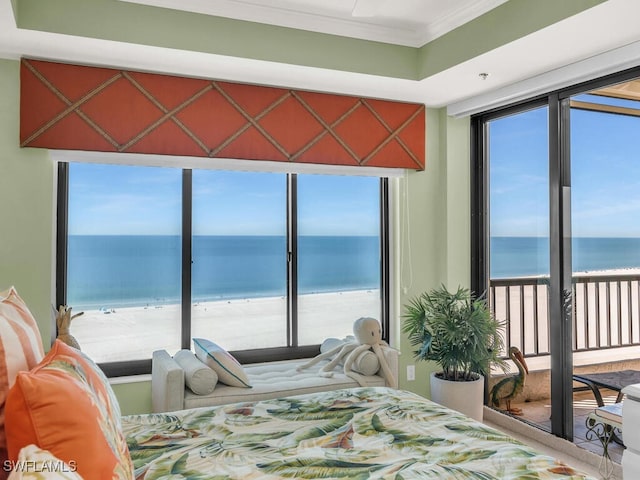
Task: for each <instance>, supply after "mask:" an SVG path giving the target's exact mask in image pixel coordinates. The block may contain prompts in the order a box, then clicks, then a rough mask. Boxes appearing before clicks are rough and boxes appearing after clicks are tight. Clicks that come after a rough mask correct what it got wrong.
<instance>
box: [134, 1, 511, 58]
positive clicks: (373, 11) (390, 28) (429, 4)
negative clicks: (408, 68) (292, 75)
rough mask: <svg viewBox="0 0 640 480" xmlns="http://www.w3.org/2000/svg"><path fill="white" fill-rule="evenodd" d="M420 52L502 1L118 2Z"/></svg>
mask: <svg viewBox="0 0 640 480" xmlns="http://www.w3.org/2000/svg"><path fill="white" fill-rule="evenodd" d="M122 1H125V2H130V3H140V4H144V5H151V6H155V7H165V8H171V9H174V10H184V11H189V12H196V13H203V14H206V15H215V16H218V17H226V18H235V19H238V20H247V21H251V22H258V23H266V24H270V25H278V26H281V27H291V28H298V29H301V30H309V31H313V32H321V33H329V34H333V35H341V36H345V37H352V38H361V39H365V40H373V41H379V42H385V43H393V44H396V45H405V46H411V47H421V46H422V45H424V44H425V43H427V42H430V41H431V40H434V39H435V38H437V37H439V36H441V35H444V34H445V33H447V32H449V31H451V30H453V29H454V28H457V27H459V26H460V25H463V24H465V23H467V22H469V21H470V20H473V19H474V18H476V17H478V16H480V15H482V14H483V13H486V12H488V11H489V10H491V9H493V8H495V7H497V6H499V5H501V4H503V3H505V2H506V1H507V0H393V1H390V0H321V1H318V0H216V1H211V0H122Z"/></svg>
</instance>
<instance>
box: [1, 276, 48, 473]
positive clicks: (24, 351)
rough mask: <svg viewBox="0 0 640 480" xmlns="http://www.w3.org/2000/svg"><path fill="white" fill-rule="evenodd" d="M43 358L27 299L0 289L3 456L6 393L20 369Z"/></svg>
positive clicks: (2, 457)
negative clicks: (26, 302)
mask: <svg viewBox="0 0 640 480" xmlns="http://www.w3.org/2000/svg"><path fill="white" fill-rule="evenodd" d="M43 357H44V349H43V347H42V338H41V337H40V331H39V330H38V324H37V323H36V321H35V319H34V318H33V315H31V312H30V311H29V309H28V308H27V306H26V305H25V303H24V301H23V300H22V299H21V298H20V296H19V295H18V292H17V291H16V289H15V288H14V287H11V288H9V289H8V290H5V291H4V292H0V459H4V458H6V455H7V451H6V448H7V442H6V437H5V433H4V406H5V400H6V399H7V392H8V391H9V388H11V386H12V385H13V384H14V382H15V379H16V375H18V372H21V371H23V370H30V369H32V368H33V367H35V366H36V365H37V364H38V363H40V361H41V360H42V358H43ZM1 476H2V472H0V477H1Z"/></svg>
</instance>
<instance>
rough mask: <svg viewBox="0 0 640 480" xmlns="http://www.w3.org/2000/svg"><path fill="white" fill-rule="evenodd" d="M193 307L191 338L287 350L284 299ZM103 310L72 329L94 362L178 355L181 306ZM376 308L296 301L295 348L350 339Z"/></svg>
mask: <svg viewBox="0 0 640 480" xmlns="http://www.w3.org/2000/svg"><path fill="white" fill-rule="evenodd" d="M72 307H73V305H72ZM191 307H192V308H191V315H192V321H191V337H192V338H193V337H202V338H207V339H209V340H212V341H214V342H216V343H218V344H220V345H221V346H222V347H224V348H226V349H227V350H244V349H253V348H267V347H275V346H286V339H287V325H286V309H287V299H286V297H282V296H280V297H255V298H237V299H228V300H217V301H209V302H202V301H199V302H193V303H192V305H191ZM102 308H103V309H102V310H101V309H91V310H84V313H83V315H82V316H79V317H77V318H76V319H74V321H73V323H72V324H71V334H72V335H73V336H74V337H76V339H77V340H78V342H79V343H80V346H81V348H82V350H83V351H84V352H85V353H86V354H87V355H89V356H90V357H91V358H93V359H94V360H95V361H96V362H99V363H100V362H115V361H126V360H133V359H144V358H150V357H151V354H152V352H153V351H154V350H158V349H166V350H167V351H169V353H171V354H174V353H175V352H176V351H177V350H179V349H180V339H181V318H180V317H181V305H180V304H169V305H148V306H138V307H117V306H105V307H102ZM379 308H380V292H379V290H374V289H370V290H353V291H345V292H326V293H314V294H304V295H299V296H298V316H299V321H298V322H299V331H300V338H299V343H300V345H313V344H318V343H321V342H322V341H323V340H324V339H325V338H326V337H337V338H342V337H344V336H346V335H352V334H353V332H352V325H353V322H354V321H355V320H357V319H358V318H360V317H374V318H380V313H379ZM75 313H77V311H76V309H75V308H74V314H75Z"/></svg>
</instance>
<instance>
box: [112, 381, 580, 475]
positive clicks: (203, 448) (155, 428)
mask: <svg viewBox="0 0 640 480" xmlns="http://www.w3.org/2000/svg"><path fill="white" fill-rule="evenodd" d="M122 427H123V431H124V435H125V437H126V439H127V445H128V448H129V452H130V455H131V459H132V460H133V465H134V469H135V477H136V479H140V480H141V479H145V480H152V479H160V478H163V479H164V478H169V477H171V478H190V479H213V480H215V479H223V478H224V479H253V478H270V479H276V478H301V479H308V478H347V479H363V480H364V479H377V478H393V479H396V480H401V479H429V478H433V479H441V478H452V479H453V478H455V479H463V478H464V479H466V478H469V479H485V480H486V479H494V478H499V479H515V478H519V479H525V478H526V479H538V478H539V479H559V478H564V479H586V478H589V477H587V476H585V475H584V474H582V473H580V472H578V471H576V470H574V469H572V468H571V467H568V466H566V465H564V464H561V463H559V462H558V461H556V460H555V459H554V458H552V457H549V456H546V455H541V454H539V453H537V452H536V451H535V450H533V449H531V448H530V447H528V446H526V445H524V444H522V443H520V442H518V441H516V440H514V439H512V438H510V437H509V436H507V435H505V434H503V433H500V432H498V431H497V430H494V429H492V428H489V427H487V426H485V425H483V424H481V423H479V422H476V421H474V420H471V419H469V418H467V417H465V416H464V415H461V414H458V413H456V412H453V411H451V410H449V409H447V408H445V407H442V406H440V405H438V404H436V403H433V402H431V401H429V400H426V399H425V398H423V397H420V396H418V395H416V394H413V393H410V392H406V391H401V390H394V389H390V388H387V387H370V388H353V389H345V390H335V391H330V392H322V393H314V394H308V395H300V396H292V397H286V398H280V399H275V400H265V401H260V402H247V403H235V404H231V405H227V406H218V407H206V408H196V409H191V410H181V411H178V412H171V413H165V414H160V413H158V414H147V415H131V416H125V417H123V419H122ZM174 476H175V477H174Z"/></svg>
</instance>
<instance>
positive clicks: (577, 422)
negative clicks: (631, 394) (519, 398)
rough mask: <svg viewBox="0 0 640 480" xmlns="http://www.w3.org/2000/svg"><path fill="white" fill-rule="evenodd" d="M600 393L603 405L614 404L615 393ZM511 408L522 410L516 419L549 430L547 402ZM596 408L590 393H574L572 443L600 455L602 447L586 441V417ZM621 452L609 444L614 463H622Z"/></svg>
mask: <svg viewBox="0 0 640 480" xmlns="http://www.w3.org/2000/svg"><path fill="white" fill-rule="evenodd" d="M600 391H601V393H602V398H603V400H604V402H605V404H609V403H614V402H615V400H616V392H613V391H610V390H605V389H601V390H600ZM512 406H517V407H519V408H522V411H523V415H522V416H521V417H516V418H520V419H521V420H524V421H526V422H527V423H530V424H532V425H534V426H542V427H543V428H544V429H546V430H547V431H549V430H550V429H551V403H550V402H549V400H540V401H535V402H525V403H518V404H515V403H513V404H512ZM596 406H597V404H596V401H595V399H594V398H593V394H592V393H591V392H576V393H574V394H573V435H574V438H573V443H575V444H576V445H578V446H579V447H581V448H584V449H586V450H589V451H591V452H594V453H597V454H598V455H601V454H602V445H601V444H600V441H599V440H598V439H597V438H595V437H594V438H593V439H591V440H589V439H587V427H586V420H587V415H588V414H589V413H591V412H592V411H593V409H594V408H596ZM623 451H624V447H622V446H621V445H619V444H617V443H614V442H611V444H610V445H609V455H610V457H611V459H612V460H613V461H614V462H616V463H620V462H621V461H622V452H623Z"/></svg>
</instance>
